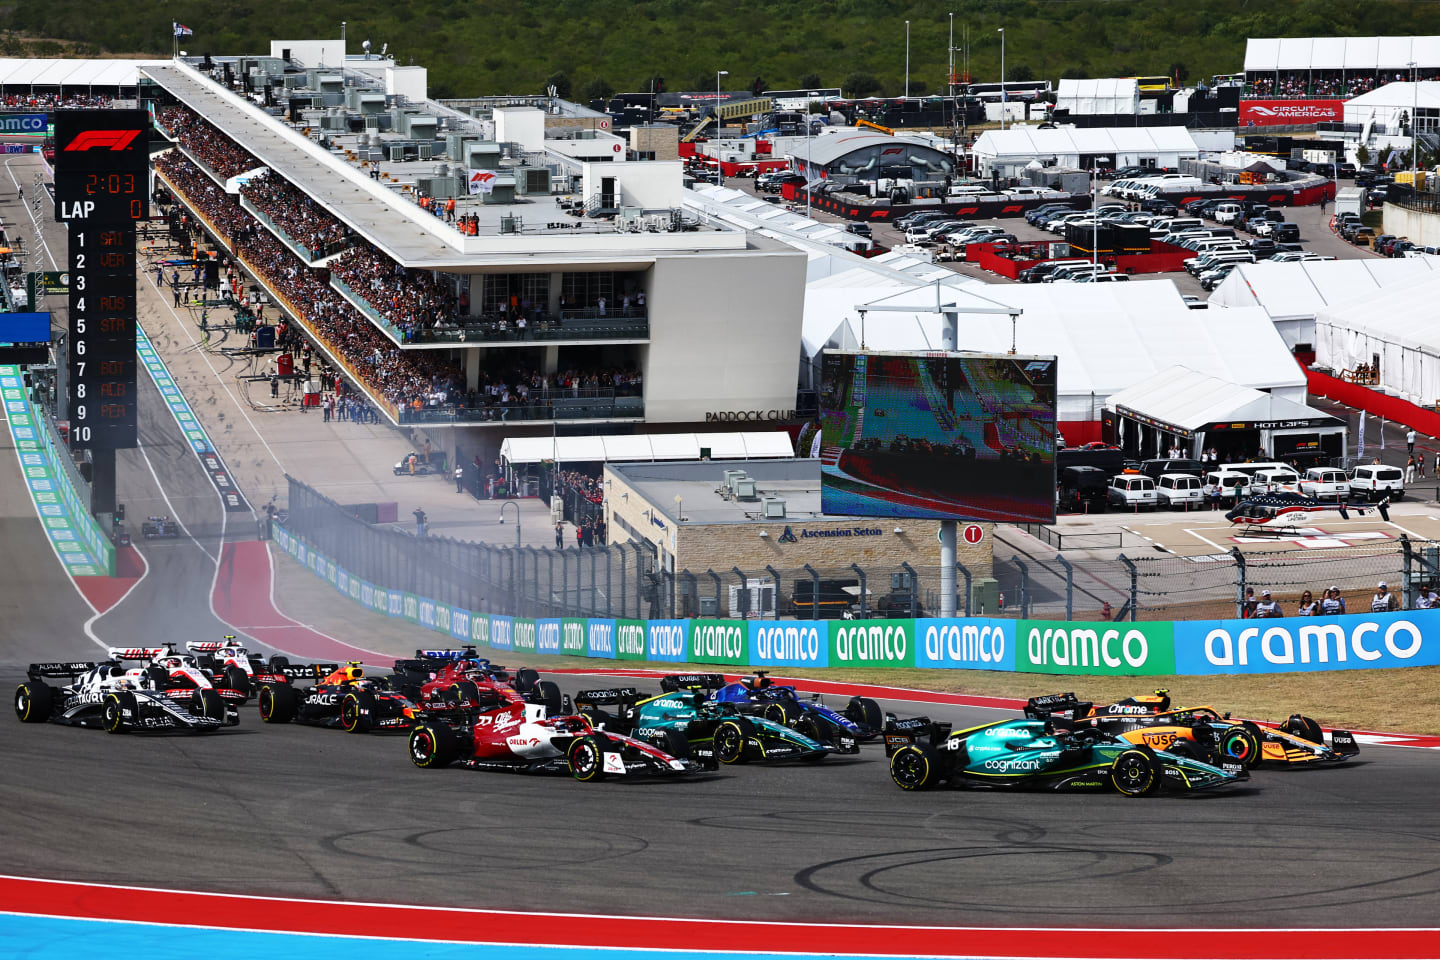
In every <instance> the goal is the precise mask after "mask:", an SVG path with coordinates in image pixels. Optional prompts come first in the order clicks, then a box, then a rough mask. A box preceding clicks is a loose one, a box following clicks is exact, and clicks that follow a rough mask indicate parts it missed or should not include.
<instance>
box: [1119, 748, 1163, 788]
mask: <svg viewBox="0 0 1440 960" xmlns="http://www.w3.org/2000/svg"><path fill="white" fill-rule="evenodd" d="M1110 783H1111V785H1112V786H1113V787H1114V788H1115V790H1116V792H1117V793H1119V794H1120V795H1121V796H1125V797H1145V796H1149V795H1150V794H1152V793H1154V792H1155V791H1156V790H1159V789H1160V766H1159V764H1158V763H1157V762H1156V760H1155V755H1154V754H1153V753H1151V752H1150V751H1148V750H1140V749H1134V750H1126V751H1124V752H1123V753H1121V754H1120V756H1118V757H1116V758H1115V762H1114V763H1113V764H1111V766H1110Z"/></svg>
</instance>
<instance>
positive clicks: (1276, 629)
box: [1174, 610, 1440, 674]
mask: <svg viewBox="0 0 1440 960" xmlns="http://www.w3.org/2000/svg"><path fill="white" fill-rule="evenodd" d="M1174 629H1175V672H1176V673H1182V674H1216V673H1292V672H1297V671H1318V670H1373V669H1375V668H1377V667H1427V666H1435V665H1436V664H1440V633H1437V632H1436V631H1437V629H1440V610H1406V611H1401V612H1399V613H1374V614H1358V615H1357V614H1350V615H1348V616H1342V617H1281V618H1277V619H1274V620H1177V621H1176V622H1175V626H1174ZM1427 631H1428V632H1429V633H1430V635H1431V636H1432V639H1431V640H1430V641H1429V643H1428V645H1427V643H1426V640H1425V634H1426V632H1427Z"/></svg>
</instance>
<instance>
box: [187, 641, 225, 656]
mask: <svg viewBox="0 0 1440 960" xmlns="http://www.w3.org/2000/svg"><path fill="white" fill-rule="evenodd" d="M223 646H225V643H224V642H223V641H220V640H187V641H185V649H186V650H189V651H190V652H191V653H219V652H220V648H221V647H223Z"/></svg>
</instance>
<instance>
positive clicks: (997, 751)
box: [885, 720, 1250, 797]
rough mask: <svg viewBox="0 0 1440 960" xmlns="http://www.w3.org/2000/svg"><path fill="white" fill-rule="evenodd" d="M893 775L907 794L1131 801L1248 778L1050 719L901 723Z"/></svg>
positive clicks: (892, 733) (888, 740) (891, 734)
mask: <svg viewBox="0 0 1440 960" xmlns="http://www.w3.org/2000/svg"><path fill="white" fill-rule="evenodd" d="M885 751H886V753H887V754H888V755H889V757H890V778H891V779H892V780H894V781H895V784H896V786H898V787H900V788H901V789H902V790H925V789H928V788H930V787H933V786H937V785H939V784H941V783H949V784H951V785H952V786H954V785H958V784H960V783H969V784H977V785H978V784H984V785H986V786H991V787H1011V788H1031V789H1039V790H1051V791H1089V790H1115V791H1116V792H1117V793H1120V794H1121V795H1123V796H1127V797H1143V796H1148V795H1150V794H1152V793H1154V792H1155V791H1157V790H1159V789H1161V787H1162V786H1163V787H1165V788H1166V789H1171V790H1186V791H1190V790H1206V789H1211V788H1214V787H1222V786H1228V785H1230V784H1235V783H1239V782H1241V781H1244V780H1247V779H1249V776H1250V775H1249V774H1248V773H1247V772H1246V770H1245V766H1244V764H1242V763H1238V762H1226V763H1224V764H1223V765H1221V766H1215V765H1212V764H1208V763H1204V762H1202V761H1200V760H1196V759H1195V758H1193V757H1187V756H1179V755H1176V754H1173V753H1167V752H1164V751H1157V750H1153V749H1151V748H1150V747H1148V746H1144V745H1140V746H1136V745H1135V744H1132V743H1127V742H1126V741H1123V740H1118V739H1116V738H1115V737H1112V736H1110V735H1108V734H1106V733H1105V732H1104V731H1101V730H1098V729H1095V728H1089V727H1087V728H1082V729H1077V730H1060V729H1056V728H1055V726H1054V725H1053V723H1052V722H1051V721H1048V720H999V721H997V722H995V723H988V724H985V725H984V726H981V727H972V728H971V729H969V730H960V731H957V732H954V733H951V732H950V728H949V724H941V723H932V724H929V725H928V730H927V728H926V726H925V725H920V724H916V723H907V722H905V721H900V722H897V723H893V724H890V725H889V726H888V727H887V728H886V732H885Z"/></svg>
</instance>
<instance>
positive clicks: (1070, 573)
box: [1055, 553, 1075, 620]
mask: <svg viewBox="0 0 1440 960" xmlns="http://www.w3.org/2000/svg"><path fill="white" fill-rule="evenodd" d="M1055 560H1056V561H1057V562H1058V563H1059V564H1060V565H1061V566H1062V567H1064V568H1065V619H1066V620H1074V619H1075V568H1074V567H1072V566H1070V561H1069V560H1066V559H1065V557H1064V555H1063V554H1059V553H1057V554H1055Z"/></svg>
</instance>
